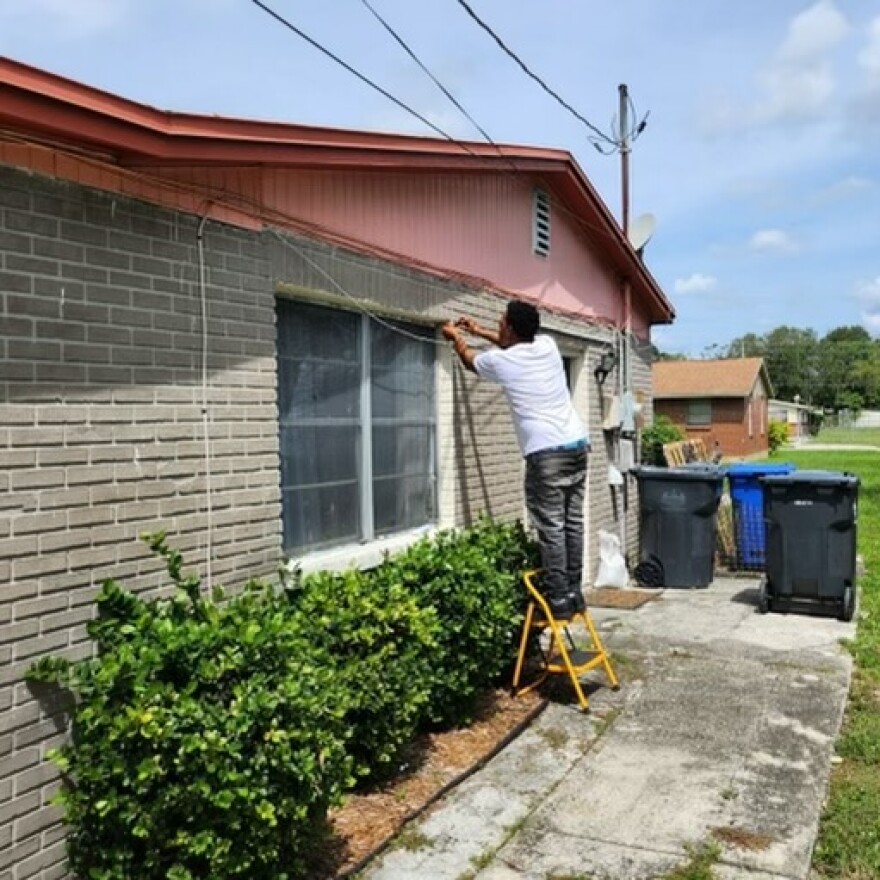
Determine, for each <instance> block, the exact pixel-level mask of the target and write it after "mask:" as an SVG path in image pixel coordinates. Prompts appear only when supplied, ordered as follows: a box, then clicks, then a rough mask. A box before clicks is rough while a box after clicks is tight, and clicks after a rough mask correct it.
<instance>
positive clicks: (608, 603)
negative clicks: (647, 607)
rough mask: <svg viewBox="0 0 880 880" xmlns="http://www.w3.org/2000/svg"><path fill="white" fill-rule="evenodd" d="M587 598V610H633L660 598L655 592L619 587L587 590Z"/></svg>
mask: <svg viewBox="0 0 880 880" xmlns="http://www.w3.org/2000/svg"><path fill="white" fill-rule="evenodd" d="M585 598H586V600H587V608H589V607H590V606H592V607H593V608H622V609H626V610H630V609H633V608H641V606H642V605H644V604H645V602H651V601H653V600H654V599H659V598H660V596H659V594H658V593H657V592H655V591H651V592H649V591H647V590H621V589H618V588H617V587H597V588H595V589H592V590H587V592H586V595H585Z"/></svg>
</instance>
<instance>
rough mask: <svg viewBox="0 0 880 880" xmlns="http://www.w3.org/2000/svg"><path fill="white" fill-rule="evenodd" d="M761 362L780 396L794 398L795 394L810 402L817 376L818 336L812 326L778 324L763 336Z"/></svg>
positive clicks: (775, 392)
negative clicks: (808, 327)
mask: <svg viewBox="0 0 880 880" xmlns="http://www.w3.org/2000/svg"><path fill="white" fill-rule="evenodd" d="M764 341H765V350H764V363H765V364H766V365H767V372H768V373H769V375H770V382H771V384H772V385H773V394H774V396H775V397H778V398H780V399H781V400H794V396H795V395H796V394H798V395H800V398H801V400H803V401H804V402H806V403H813V402H814V398H815V396H816V385H817V382H818V378H819V340H818V338H817V336H816V333H815V331H814V330H803V329H801V328H799V327H788V326H784V325H783V326H782V327H777V328H776V329H775V330H771V331H770V332H769V333H768V334H767V335H766V336H765V337H764Z"/></svg>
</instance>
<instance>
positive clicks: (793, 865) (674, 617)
mask: <svg viewBox="0 0 880 880" xmlns="http://www.w3.org/2000/svg"><path fill="white" fill-rule="evenodd" d="M757 586H758V581H757V580H755V579H751V578H749V579H746V578H724V579H719V580H717V581H716V582H715V583H713V584H712V586H711V587H710V588H709V589H706V590H666V591H664V592H663V593H662V594H661V597H660V598H659V599H658V600H657V601H653V602H649V603H647V604H646V605H643V606H642V607H641V608H639V609H637V610H635V611H616V610H610V609H601V608H596V609H593V612H592V614H593V618H594V620H595V621H596V623H597V624H598V626H599V629H600V632H601V633H602V637H603V639H604V641H605V642H606V646H607V647H608V648H609V649H610V650H611V651H612V653H613V654H614V656H615V657H617V658H618V659H617V668H618V673H619V674H620V673H622V674H623V678H624V685H623V688H622V689H621V690H620V691H619V692H617V693H614V692H612V691H610V690H609V689H608V688H607V687H606V686H605V685H604V680H603V678H602V676H601V675H600V674H599V673H598V672H596V673H591V675H590V677H589V679H588V680H589V681H590V682H591V683H595V688H593V687H591V689H590V690H591V698H590V702H591V709H592V711H591V713H590V714H589V715H583V714H581V713H580V712H579V711H578V710H577V709H576V704H571V705H562V704H559V703H552V704H551V705H550V706H549V707H548V709H547V710H546V711H545V712H544V713H543V714H542V715H541V716H540V717H539V718H538V719H537V721H536V722H535V723H534V724H533V725H532V726H531V727H530V728H529V729H528V730H527V731H526V732H525V733H524V734H523V735H522V736H520V737H519V738H518V739H516V740H515V741H514V742H513V743H511V744H510V745H509V746H508V747H507V748H506V749H505V750H504V751H503V752H502V753H500V754H499V755H498V756H496V757H495V758H494V759H493V760H492V761H491V762H489V763H488V764H487V765H486V766H485V767H484V768H483V769H482V770H480V771H479V772H477V773H475V774H474V775H473V776H471V777H470V778H469V779H467V780H466V781H465V782H464V783H463V784H462V785H460V786H459V787H458V788H457V789H455V790H454V791H453V792H451V793H450V794H449V795H448V796H447V797H446V798H445V799H444V800H442V801H440V802H439V804H438V805H436V806H435V807H434V808H433V809H432V810H431V811H430V812H429V813H428V814H426V815H425V816H423V817H422V818H421V819H420V820H417V821H416V822H414V823H412V825H410V826H408V828H407V831H406V832H405V833H404V834H403V835H402V836H401V841H400V842H401V845H400V846H398V847H396V848H394V847H393V848H391V849H390V850H388V851H387V852H386V853H385V854H384V855H383V856H382V857H380V858H379V859H377V860H376V861H375V862H374V863H372V864H371V865H370V866H368V868H367V869H366V870H365V871H364V872H363V873H362V874H361V875H360V876H361V877H363V878H365V880H415V878H421V880H463V878H477V880H551V878H563V877H565V878H567V880H575V878H576V880H655V878H660V877H663V876H664V875H665V874H667V873H668V872H670V871H672V870H674V869H675V868H676V867H679V866H681V865H682V864H684V863H686V862H687V861H688V858H689V856H688V851H689V848H692V847H699V846H701V845H703V844H706V843H708V842H710V841H716V842H718V843H719V844H720V846H721V856H720V859H719V861H718V862H717V863H716V864H715V866H714V867H713V871H714V876H715V877H716V878H718V880H737V878H754V880H782V878H786V880H806V878H807V877H808V875H809V871H810V858H811V853H812V849H813V845H814V842H815V837H816V831H817V826H818V820H819V815H820V812H821V807H822V801H823V798H824V794H825V790H826V786H827V782H828V776H829V772H830V769H831V758H832V755H833V744H834V738H835V736H836V734H837V731H838V729H839V726H840V722H841V718H842V716H843V710H844V706H845V703H846V696H847V690H848V687H849V680H850V671H851V662H850V659H849V656H848V655H847V654H846V653H845V652H844V650H843V649H842V648H841V647H840V645H839V641H840V639H842V638H850V637H852V636H853V635H854V633H855V626H854V624H846V623H841V622H840V621H837V620H835V619H833V618H827V617H815V616H806V615H801V614H788V615H783V614H768V615H760V614H758V613H757V598H758V590H757Z"/></svg>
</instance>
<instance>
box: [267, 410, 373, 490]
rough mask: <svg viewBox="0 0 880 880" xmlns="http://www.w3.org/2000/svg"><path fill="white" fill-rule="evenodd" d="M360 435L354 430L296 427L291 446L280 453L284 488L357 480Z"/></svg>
mask: <svg viewBox="0 0 880 880" xmlns="http://www.w3.org/2000/svg"><path fill="white" fill-rule="evenodd" d="M359 435H360V428H358V427H357V426H349V425H330V426H326V425H320V424H318V425H303V426H297V427H296V431H295V435H294V436H295V441H294V443H293V444H292V445H291V446H289V447H288V448H285V449H283V450H282V453H281V478H282V483H283V485H285V486H291V487H293V486H310V485H316V484H319V483H338V482H340V481H342V480H357V478H358V471H359V466H358V459H359V456H360V444H359V443H358V442H357V440H358V437H359Z"/></svg>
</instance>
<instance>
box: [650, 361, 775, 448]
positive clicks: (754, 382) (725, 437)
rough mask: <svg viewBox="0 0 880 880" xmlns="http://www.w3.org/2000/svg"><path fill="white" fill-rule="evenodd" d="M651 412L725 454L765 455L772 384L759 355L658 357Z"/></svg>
mask: <svg viewBox="0 0 880 880" xmlns="http://www.w3.org/2000/svg"><path fill="white" fill-rule="evenodd" d="M651 377H652V382H653V394H654V413H655V415H665V416H668V417H669V418H670V419H671V420H672V421H673V422H674V423H675V424H676V425H678V426H679V427H680V428H681V429H682V430H683V431H684V432H685V433H686V434H687V436H688V438H689V439H697V438H699V439H702V440H703V441H704V442H705V444H706V449H707V450H708V451H709V452H710V453H711V452H713V451H720V452H721V454H722V455H723V456H724V457H725V458H750V457H755V456H761V455H766V454H767V450H768V443H767V424H768V421H769V418H768V400H769V399H770V396H771V393H772V388H771V385H770V377H769V376H768V374H767V368H766V367H765V366H764V360H763V358H729V359H726V360H705V361H700V360H698V361H685V360H677V361H658V362H657V363H655V364H654V365H653V367H652V368H651Z"/></svg>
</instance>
